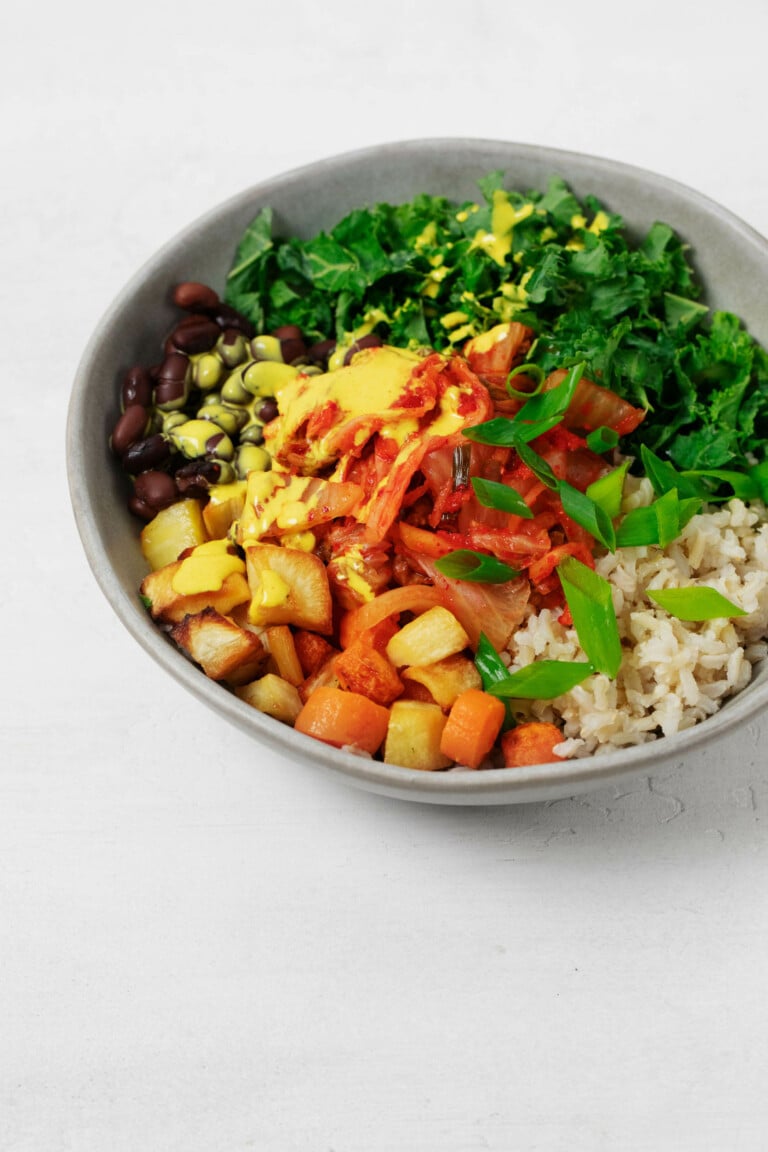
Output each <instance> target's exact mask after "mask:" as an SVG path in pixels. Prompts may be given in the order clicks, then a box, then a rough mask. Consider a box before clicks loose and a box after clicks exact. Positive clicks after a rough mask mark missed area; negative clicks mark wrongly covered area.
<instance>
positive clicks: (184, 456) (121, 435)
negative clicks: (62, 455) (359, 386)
mask: <svg viewBox="0 0 768 1152" xmlns="http://www.w3.org/2000/svg"><path fill="white" fill-rule="evenodd" d="M172 300H173V304H174V305H175V307H176V308H178V309H179V310H180V311H181V312H182V313H183V315H182V316H181V318H180V319H179V320H178V321H177V323H176V324H175V325H174V327H173V328H172V330H171V331H170V333H169V334H168V336H167V337H166V339H165V341H164V344H163V348H162V355H161V357H160V359H159V361H158V362H157V363H156V364H154V365H151V366H146V365H136V366H134V367H132V368H129V369H128V370H127V371H126V372H125V373H124V375H123V377H122V380H121V383H120V409H121V412H120V416H119V417H118V419H117V421H116V422H115V425H114V427H113V429H112V434H111V437H110V446H111V449H112V452H113V453H114V455H115V456H116V457H117V458H118V460H119V461H120V464H121V466H122V469H123V471H124V472H125V473H126V475H127V476H128V477H129V478H130V481H131V492H130V496H129V498H128V507H129V509H130V511H131V512H132V513H133V514H134V515H135V516H137V517H139V518H140V519H141V520H144V521H148V520H151V519H152V518H153V517H154V516H155V515H156V514H157V512H159V511H160V510H161V509H163V508H166V507H168V505H170V504H173V503H174V502H175V501H176V500H179V499H181V498H183V497H185V496H193V497H204V496H205V495H206V493H207V492H208V490H209V488H210V487H211V485H213V484H222V483H228V482H231V481H233V480H236V479H244V478H245V476H247V474H248V472H249V471H251V470H252V469H253V468H260V469H262V470H266V469H268V468H269V467H270V465H271V461H270V457H269V454H268V452H267V451H266V449H265V448H264V447H263V440H264V432H263V429H264V425H265V424H268V423H269V422H270V421H271V420H273V419H274V418H275V416H276V415H277V404H276V402H275V399H274V395H273V390H272V389H270V388H269V387H266V388H265V386H264V382H263V373H261V374H259V373H258V372H257V373H254V372H250V374H249V369H252V367H253V366H254V365H255V364H257V363H259V362H261V361H263V360H269V361H273V362H278V363H282V364H283V365H294V366H302V370H303V371H315V372H318V371H323V370H324V366H325V364H324V362H325V360H326V358H327V355H328V353H329V352H330V351H331V350H332V344H331V345H329V346H328V347H324V348H319V347H317V348H313V349H308V348H307V346H306V343H305V341H304V338H303V336H302V333H301V331H300V330H299V329H298V328H295V327H293V326H290V327H285V328H280V329H276V330H275V331H274V332H272V333H270V334H269V335H267V336H262V335H259V334H257V333H256V331H255V330H254V326H253V324H252V323H251V321H250V320H249V319H248V318H247V317H245V316H243V315H242V314H241V313H240V312H237V311H236V310H235V309H234V308H232V307H230V306H229V305H228V304H226V303H225V302H224V301H222V300H221V299H220V298H219V295H218V293H216V292H215V291H214V290H213V289H212V288H210V287H208V286H207V285H205V284H200V283H198V282H196V281H185V282H184V283H181V284H178V285H177V286H176V287H175V289H174V290H173V294H172ZM256 378H258V379H256ZM259 381H260V382H259ZM249 385H250V387H249Z"/></svg>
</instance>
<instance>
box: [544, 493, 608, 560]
mask: <svg viewBox="0 0 768 1152" xmlns="http://www.w3.org/2000/svg"><path fill="white" fill-rule="evenodd" d="M557 491H558V494H559V496H560V503H561V504H562V505H563V511H564V512H565V514H566V516H570V518H571V520H575V521H576V523H577V524H580V525H581V527H582V528H586V530H587V532H589V533H591V535H592V536H594V538H595V540H599V541H600V543H601V544H602V545H603V546H604V547H605V548H607V549H608V551H609V552H615V551H616V530H615V528H614V527H613V524H612V522H611V518H610V516H608V515H606V513H605V511H604V510H603V509H602V508H601V507H600V505H599V504H596V503H595V501H594V500H591V499H590V498H589V496H587V494H586V493H585V492H580V491H579V489H578V488H574V487H573V485H572V484H569V483H568V482H567V481H566V480H561V481H560V483H559V485H558V488H557Z"/></svg>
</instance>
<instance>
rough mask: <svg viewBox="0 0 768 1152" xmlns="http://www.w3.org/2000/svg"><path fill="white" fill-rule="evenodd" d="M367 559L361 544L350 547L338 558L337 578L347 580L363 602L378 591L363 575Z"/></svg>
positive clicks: (371, 597)
mask: <svg viewBox="0 0 768 1152" xmlns="http://www.w3.org/2000/svg"><path fill="white" fill-rule="evenodd" d="M364 571H365V561H364V560H363V553H362V551H361V549H360V547H359V545H357V544H355V545H353V546H352V547H351V548H349V549H348V550H347V551H346V552H345V553H344V554H343V555H342V556H340V557H339V559H338V565H337V578H338V579H340V580H343V581H345V583H346V584H347V586H348V587H349V588H350V589H351V590H352V591H353V592H354V593H355V594H356V595H357V596H359V597H360V599H361V601H363V603H367V601H369V600H373V599H374V598H375V595H376V593H375V592H374V591H373V588H371V586H370V584H369V583H368V581H367V580H366V579H365V577H364V576H363V572H364Z"/></svg>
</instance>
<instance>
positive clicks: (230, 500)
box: [203, 480, 246, 540]
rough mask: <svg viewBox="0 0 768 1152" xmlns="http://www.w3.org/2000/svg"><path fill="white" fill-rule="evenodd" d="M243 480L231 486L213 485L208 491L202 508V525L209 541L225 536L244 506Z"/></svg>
mask: <svg viewBox="0 0 768 1152" xmlns="http://www.w3.org/2000/svg"><path fill="white" fill-rule="evenodd" d="M245 490H246V482H245V480H234V481H233V482H232V483H231V484H213V485H212V486H211V487H210V488H209V489H208V503H207V504H206V505H205V507H204V508H203V523H204V524H205V529H206V531H207V533H208V535H209V536H210V538H211V540H218V539H219V538H220V537H222V536H226V535H227V533H228V532H229V529H230V528H231V527H232V525H233V523H234V522H235V520H237V518H238V516H239V515H240V513H241V512H242V510H243V505H244V504H245Z"/></svg>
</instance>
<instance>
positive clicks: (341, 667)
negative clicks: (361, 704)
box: [334, 636, 403, 707]
mask: <svg viewBox="0 0 768 1152" xmlns="http://www.w3.org/2000/svg"><path fill="white" fill-rule="evenodd" d="M334 670H335V673H336V676H337V678H338V680H339V683H340V684H341V686H342V688H346V689H348V690H349V691H351V692H360V693H362V695H363V696H367V697H368V698H369V699H371V700H375V701H376V703H377V704H383V705H384V706H385V707H386V706H388V705H389V704H391V703H392V702H393V701H394V700H396V699H397V697H398V696H400V695H401V693H402V691H403V682H402V680H401V679H400V677H399V676H398V674H397V670H396V669H395V668H394V667H393V665H392V663H391V662H390V661H389V660H388V659H387V657H386V656H385V655H384V654H383V653H382V652H381V651H380V650H379V649H378V648H375V647H374V645H373V644H372V643H371V642H370V640H368V639H367V638H366V637H365V636H363V637H361V638H360V639H358V640H356V641H355V642H354V643H353V644H350V646H349V647H348V648H345V650H344V651H343V652H342V653H340V655H339V657H338V659H337V660H336V663H335V669H334Z"/></svg>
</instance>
